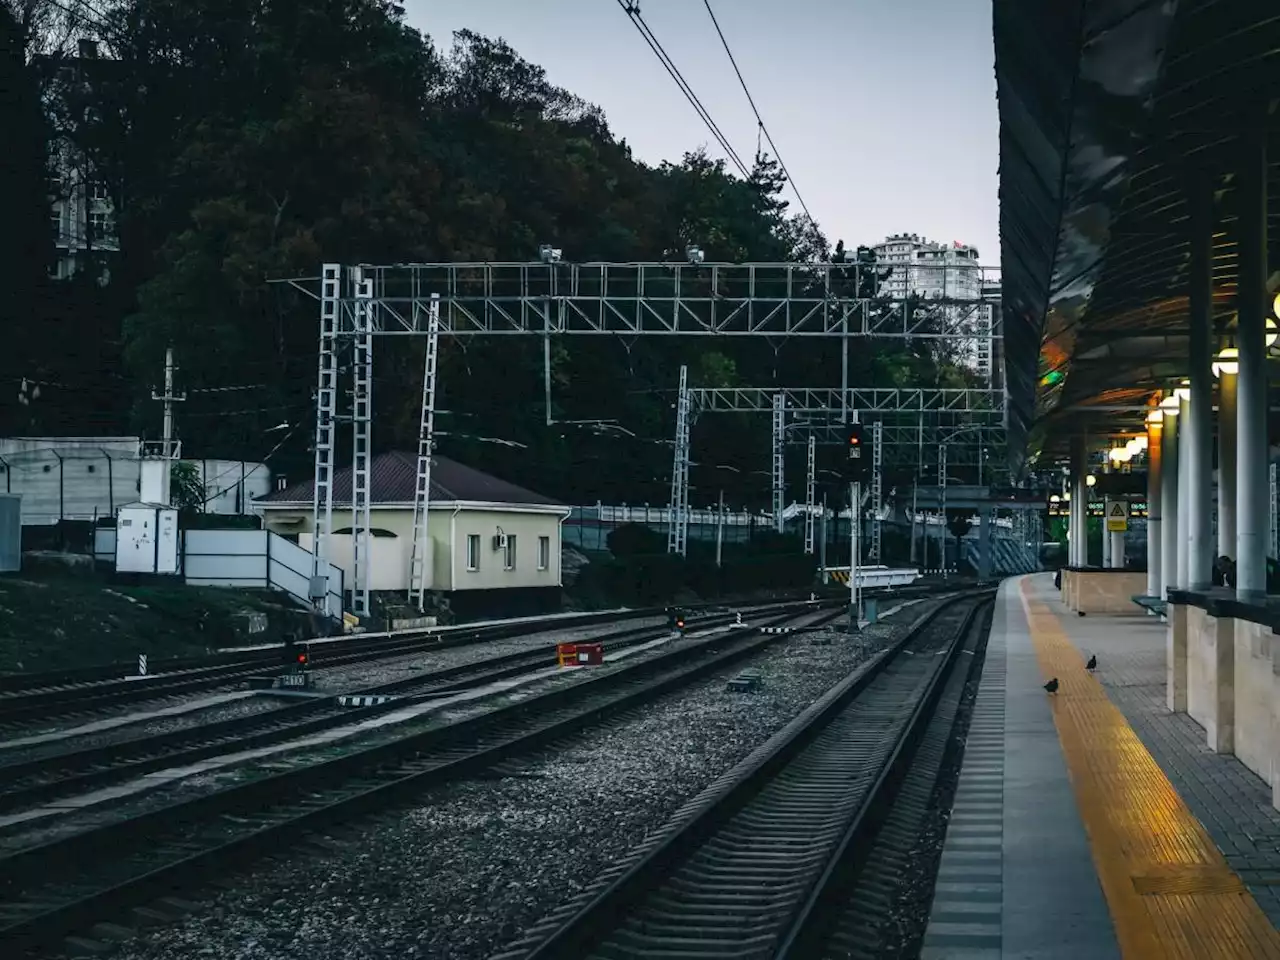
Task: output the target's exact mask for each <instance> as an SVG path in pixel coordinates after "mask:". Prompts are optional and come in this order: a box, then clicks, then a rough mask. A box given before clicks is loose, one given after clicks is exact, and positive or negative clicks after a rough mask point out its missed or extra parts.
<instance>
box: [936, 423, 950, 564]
mask: <svg viewBox="0 0 1280 960" xmlns="http://www.w3.org/2000/svg"><path fill="white" fill-rule="evenodd" d="M938 485H939V486H940V487H941V488H942V490H941V500H942V503H941V507H940V511H939V513H940V519H941V520H942V533H941V534H940V536H939V540H938V542H939V543H940V544H941V546H942V549H941V550H940V551H939V559H940V560H941V563H940V564H939V566H941V567H942V578H943V579H944V580H945V579H946V578H947V570H948V567H947V445H946V444H945V443H944V444H942V445H941V446H940V447H938Z"/></svg>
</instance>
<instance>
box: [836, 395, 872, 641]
mask: <svg viewBox="0 0 1280 960" xmlns="http://www.w3.org/2000/svg"><path fill="white" fill-rule="evenodd" d="M855 416H856V414H855ZM865 448H866V444H865V442H864V438H863V434H862V425H861V424H859V423H852V424H849V426H848V428H847V430H846V433H845V444H844V449H845V455H844V457H843V458H842V459H841V463H840V465H841V467H842V469H843V473H844V478H845V480H847V481H848V482H849V632H850V633H858V632H859V630H860V629H861V626H862V602H861V600H862V598H861V593H862V591H861V590H860V589H859V586H858V579H859V574H860V572H861V569H862V557H861V556H860V553H861V546H862V543H861V541H862V482H863V481H864V480H866V479H867V473H868V470H869V468H870V464H871V457H870V456H869V455H867V453H866V450H865Z"/></svg>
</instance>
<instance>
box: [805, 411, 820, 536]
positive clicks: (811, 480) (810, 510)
mask: <svg viewBox="0 0 1280 960" xmlns="http://www.w3.org/2000/svg"><path fill="white" fill-rule="evenodd" d="M817 467H818V440H817V438H816V437H815V436H814V435H813V434H809V449H808V457H807V467H806V470H805V483H804V552H805V553H813V532H814V519H815V518H814V509H815V508H816V506H817V504H816V503H815V484H816V482H817Z"/></svg>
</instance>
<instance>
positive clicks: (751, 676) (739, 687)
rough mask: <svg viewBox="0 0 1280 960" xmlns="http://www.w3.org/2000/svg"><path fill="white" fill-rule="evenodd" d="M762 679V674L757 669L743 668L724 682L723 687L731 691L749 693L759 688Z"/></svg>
mask: <svg viewBox="0 0 1280 960" xmlns="http://www.w3.org/2000/svg"><path fill="white" fill-rule="evenodd" d="M763 681H764V676H763V675H762V674H761V673H760V671H759V670H743V671H742V673H740V674H738V675H737V676H736V677H734V678H733V679H732V680H730V681H729V682H728V683H726V684H725V686H724V688H725V689H726V690H729V691H732V692H733V693H750V692H751V691H753V690H756V689H759V687H760V684H761V683H762V682H763Z"/></svg>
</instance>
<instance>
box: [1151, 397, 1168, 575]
mask: <svg viewBox="0 0 1280 960" xmlns="http://www.w3.org/2000/svg"><path fill="white" fill-rule="evenodd" d="M1163 426H1164V424H1163V417H1162V418H1161V419H1160V421H1157V422H1155V423H1152V422H1150V421H1148V422H1147V596H1150V597H1163V596H1164V594H1162V593H1161V592H1160V583H1161V581H1160V564H1161V560H1162V559H1163V557H1162V556H1161V551H1162V545H1161V544H1162V541H1161V529H1160V528H1161V526H1162V521H1161V519H1160V518H1161V514H1162V512H1163V511H1162V509H1161V497H1162V495H1163V492H1164V487H1163V483H1162V481H1161V479H1160V472H1161V467H1162V464H1163V462H1164V458H1163V456H1161V454H1162V453H1163V450H1162V449H1161V448H1162V445H1163V443H1164V430H1163Z"/></svg>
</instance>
